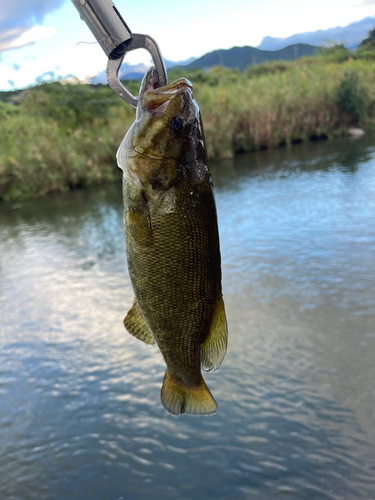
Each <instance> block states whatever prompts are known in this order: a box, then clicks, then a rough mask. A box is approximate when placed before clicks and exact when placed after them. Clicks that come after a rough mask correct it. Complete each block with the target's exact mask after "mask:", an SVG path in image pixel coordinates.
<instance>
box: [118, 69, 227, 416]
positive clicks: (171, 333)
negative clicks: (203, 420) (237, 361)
mask: <svg viewBox="0 0 375 500" xmlns="http://www.w3.org/2000/svg"><path fill="white" fill-rule="evenodd" d="M192 90H193V89H192V85H191V83H190V82H189V81H188V80H186V79H185V78H181V79H179V80H177V81H175V82H173V83H171V84H169V85H166V86H165V87H160V86H159V85H158V77H157V73H156V71H155V70H154V69H153V68H151V69H150V70H149V71H148V72H147V74H146V76H145V77H144V79H143V82H142V85H141V89H140V93H139V102H138V107H137V116H136V120H135V122H134V123H133V125H132V127H131V128H130V129H129V131H128V133H127V134H126V136H125V138H124V140H123V141H122V143H121V145H120V148H119V150H118V153H117V161H118V164H119V166H120V168H121V169H122V170H123V172H124V175H123V198H124V221H125V241H126V256H127V261H128V268H129V274H130V278H131V282H132V285H133V290H134V294H135V299H134V302H133V306H132V308H131V309H130V311H129V312H128V314H127V316H126V317H125V319H124V325H125V327H126V329H127V330H128V331H129V332H130V333H131V334H132V335H134V336H135V337H137V338H138V339H140V340H142V341H143V342H145V343H146V344H149V345H154V344H155V342H156V343H157V344H158V346H159V349H160V351H161V353H162V355H163V358H164V360H165V363H166V365H167V370H166V372H165V376H164V382H163V387H162V390H161V401H162V403H163V405H164V408H165V409H166V410H167V411H168V412H170V413H172V414H173V415H180V414H181V413H189V414H194V415H209V414H212V413H216V411H217V404H216V401H215V400H214V398H213V397H212V394H211V392H210V391H209V389H208V387H207V385H206V384H205V382H204V380H203V377H202V374H201V366H202V368H203V370H205V371H210V370H216V369H217V368H218V367H219V366H220V364H221V362H222V360H223V358H224V356H225V353H226V348H227V336H228V333H227V322H226V318H225V310H224V301H223V297H222V291H221V263H220V248H219V234H218V227H217V216H216V207H215V201H214V196H213V188H212V181H211V175H210V172H209V170H208V167H207V156H206V150H205V143H204V134H203V129H202V122H201V116H200V112H199V108H198V105H197V103H196V101H195V100H194V98H193V92H192Z"/></svg>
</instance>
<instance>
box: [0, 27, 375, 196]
mask: <svg viewBox="0 0 375 500" xmlns="http://www.w3.org/2000/svg"><path fill="white" fill-rule="evenodd" d="M371 37H372V35H371V34H370V37H369V38H371ZM371 39H372V38H371ZM179 76H186V77H187V78H189V79H190V80H191V81H192V82H193V84H194V94H195V97H196V100H197V101H198V103H199V105H200V108H201V110H202V115H203V120H204V125H205V131H206V139H207V147H208V155H209V158H210V159H220V158H224V157H229V156H232V155H234V154H236V153H240V152H246V151H252V150H255V149H264V148H274V147H278V146H282V145H289V144H292V143H294V142H300V141H303V140H308V139H318V138H329V137H333V136H337V135H342V134H345V133H347V130H348V127H350V126H352V125H360V126H362V127H363V128H365V129H366V130H369V129H371V128H374V125H375V113H374V111H375V108H374V105H375V48H374V46H373V44H372V42H371V43H370V42H369V43H363V44H362V45H361V46H360V47H359V48H358V49H357V51H355V52H350V51H348V50H347V49H346V48H345V47H343V46H342V45H338V46H334V47H331V48H325V49H324V50H323V51H322V52H321V53H320V54H318V55H316V56H313V57H309V58H302V59H299V60H297V61H284V62H283V61H276V62H268V63H265V64H263V65H259V66H254V65H252V66H250V67H249V68H248V69H247V70H245V71H244V72H243V73H240V72H239V70H235V69H226V68H223V67H216V68H212V69H210V70H209V71H208V72H204V71H203V70H201V69H193V70H190V71H186V70H183V69H182V68H180V69H177V70H174V72H172V73H171V74H170V75H169V80H170V81H172V79H175V78H177V77H179ZM128 86H129V87H130V90H131V91H132V92H134V93H136V92H137V89H138V87H139V82H134V81H133V82H128ZM0 99H1V101H0V138H1V149H0V199H3V200H13V199H16V198H21V197H32V196H40V195H43V194H45V193H48V192H53V191H65V190H68V189H71V188H75V187H78V186H88V185H91V184H98V183H101V182H105V181H111V180H113V179H115V178H118V177H119V176H120V171H119V169H118V168H117V166H116V158H115V155H116V150H117V148H118V146H119V144H120V142H121V140H122V138H123V136H124V134H125V133H126V131H127V130H128V128H129V126H130V125H131V123H132V122H133V120H134V116H135V112H134V110H133V109H132V108H131V107H130V106H128V105H126V104H125V103H123V102H122V101H121V100H120V99H119V98H118V97H117V96H116V95H115V94H114V93H113V92H112V90H111V89H109V88H108V87H107V86H103V85H98V86H89V85H81V84H72V83H64V82H53V83H43V84H41V85H38V86H36V87H34V88H30V89H27V90H25V91H22V92H19V91H18V92H12V93H10V92H8V93H0Z"/></svg>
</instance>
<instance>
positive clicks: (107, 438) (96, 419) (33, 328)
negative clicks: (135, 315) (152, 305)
mask: <svg viewBox="0 0 375 500" xmlns="http://www.w3.org/2000/svg"><path fill="white" fill-rule="evenodd" d="M374 155H375V148H374V146H373V142H371V140H370V139H369V138H364V139H361V140H360V141H358V142H354V143H351V142H349V141H341V142H326V143H319V144H306V145H304V144H301V145H299V146H295V147H293V148H292V149H290V150H288V149H281V150H277V151H274V152H262V153H259V154H251V155H248V156H242V157H239V158H238V159H236V161H233V162H224V163H222V164H220V165H215V166H213V169H212V170H213V176H214V182H215V186H216V198H217V204H218V213H219V224H220V233H221V242H222V255H223V280H224V292H225V299H226V305H227V314H228V320H229V326H230V344H229V351H228V354H227V358H226V359H225V361H224V364H223V365H222V367H221V368H220V370H218V371H217V372H216V373H214V374H207V377H206V378H207V383H208V385H209V387H210V389H211V390H212V392H213V393H214V395H215V398H216V399H217V401H218V403H219V412H218V414H217V415H216V416H214V417H210V418H209V417H207V418H193V417H189V416H182V417H180V418H178V419H176V418H174V417H172V416H170V415H168V414H167V413H166V412H165V411H164V409H163V408H162V406H161V403H160V400H159V392H160V387H161V383H162V378H163V374H164V369H165V367H164V363H163V361H162V358H161V355H160V353H159V352H158V350H157V349H150V348H148V347H147V346H145V345H143V344H141V343H140V342H139V341H137V340H136V339H134V338H132V337H131V336H130V335H128V334H127V333H126V332H125V330H124V329H123V326H122V318H123V316H124V315H125V313H126V311H127V309H128V308H129V307H130V305H131V301H132V298H133V296H132V290H131V286H130V283H129V278H128V275H127V271H126V264H125V255H124V236H123V234H124V233H123V223H122V205H121V187H120V186H119V185H112V186H106V187H101V188H98V189H92V190H88V191H77V192H74V193H69V194H66V195H63V196H50V197H46V198H45V199H42V200H37V201H29V202H23V203H22V206H21V207H19V208H15V209H12V207H11V206H10V205H9V206H8V205H2V206H1V222H0V224H1V234H2V238H1V240H0V252H1V279H0V293H1V301H0V317H1V327H0V328H1V335H0V397H1V399H0V439H1V443H2V446H1V449H0V498H7V499H8V498H9V499H19V498H22V499H29V498H30V499H31V498H37V499H43V498H46V499H51V498H67V497H69V498H72V499H75V498H76V499H82V498H94V499H107V498H113V499H119V498H120V497H123V498H124V499H125V498H131V499H144V498H146V497H150V498H163V499H164V498H166V499H167V498H178V499H191V498H193V497H194V498H198V499H206V498H219V499H220V498H222V499H224V498H231V499H241V500H242V499H248V498H260V499H264V500H266V499H267V500H268V499H269V498H270V497H271V496H277V497H279V498H287V499H296V500H297V499H298V500H301V499H309V500H310V499H313V498H319V499H334V500H337V499H345V500H347V499H353V500H354V499H356V500H357V499H363V500H365V499H366V500H368V499H369V498H372V496H373V491H374V490H375V480H374V477H375V453H374V449H375V448H374V445H375V434H374V420H375V386H374V380H375V365H374V362H373V360H374V357H375V331H374V316H375V298H374V297H375V276H374V272H373V271H374V262H375V259H374V257H375V224H374V222H375V220H374V219H375V216H374V213H375V212H374V203H375V202H374V200H375V161H374Z"/></svg>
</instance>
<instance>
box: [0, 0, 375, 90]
mask: <svg viewBox="0 0 375 500" xmlns="http://www.w3.org/2000/svg"><path fill="white" fill-rule="evenodd" d="M114 4H115V6H116V8H117V9H118V10H119V12H120V13H121V15H122V17H123V18H124V20H125V21H126V23H127V25H128V26H129V28H130V30H131V31H132V32H133V33H144V34H147V35H150V36H152V37H153V38H154V39H155V40H156V41H157V43H158V44H159V47H160V49H161V52H162V54H163V56H164V57H165V58H167V59H170V60H173V61H179V60H184V59H187V58H189V57H191V56H195V57H199V56H201V55H203V54H205V53H207V52H210V51H212V50H216V49H220V48H222V49H228V48H231V47H233V46H244V45H251V46H254V47H256V46H258V45H259V44H260V42H261V41H262V38H263V37H264V36H273V37H282V38H286V37H288V36H290V35H293V34H294V33H303V32H306V31H315V30H318V29H328V28H331V27H335V26H346V25H348V24H350V23H351V22H353V21H358V20H360V19H362V18H364V17H366V16H374V15H375V0H230V1H228V0H227V1H223V0H204V1H203V0H189V2H187V1H184V2H176V1H175V0H158V1H155V0H143V1H140V0H137V1H130V0H115V1H114ZM125 60H126V61H127V62H129V63H131V64H136V63H139V62H143V63H146V64H147V63H149V60H150V56H149V55H148V53H147V52H146V51H143V50H137V51H134V52H132V53H130V54H128V55H127V56H126V58H125ZM106 65H107V58H106V56H105V54H104V52H103V50H102V49H101V47H100V45H99V44H98V43H96V40H95V38H94V37H93V35H92V34H91V32H90V30H89V29H88V28H87V26H86V24H85V23H84V22H83V21H82V20H81V19H80V17H79V14H78V12H77V10H76V9H75V7H74V5H73V4H72V2H71V0H0V90H12V89H14V88H23V87H26V86H28V85H31V84H34V83H35V82H38V81H40V79H41V78H42V76H41V75H46V76H44V78H47V79H48V78H51V77H57V76H61V77H66V76H67V75H74V76H76V77H78V78H79V79H80V80H83V81H85V79H86V80H87V78H89V77H93V76H95V75H96V74H97V73H99V72H101V71H103V70H105V68H106Z"/></svg>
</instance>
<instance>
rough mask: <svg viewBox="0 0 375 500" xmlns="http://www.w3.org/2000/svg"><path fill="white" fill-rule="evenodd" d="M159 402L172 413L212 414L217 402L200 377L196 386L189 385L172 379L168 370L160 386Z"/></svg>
mask: <svg viewBox="0 0 375 500" xmlns="http://www.w3.org/2000/svg"><path fill="white" fill-rule="evenodd" d="M161 402H162V403H163V406H164V408H165V409H166V410H167V411H168V412H169V413H171V414H172V415H181V413H188V414H190V415H212V414H213V413H216V412H217V404H216V401H215V400H214V398H213V397H212V394H211V393H210V390H209V388H208V387H207V385H206V384H205V382H204V380H203V378H202V384H201V385H200V386H198V387H189V386H188V385H184V384H182V383H181V382H177V380H175V379H173V378H172V377H171V376H170V375H169V373H168V370H167V371H166V372H165V375H164V382H163V387H162V388H161Z"/></svg>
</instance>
